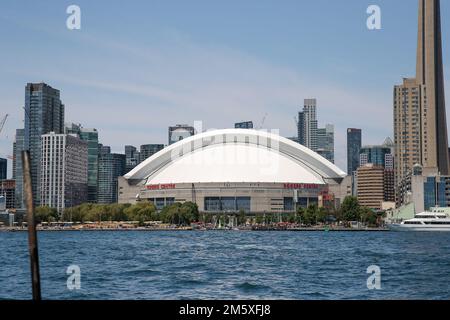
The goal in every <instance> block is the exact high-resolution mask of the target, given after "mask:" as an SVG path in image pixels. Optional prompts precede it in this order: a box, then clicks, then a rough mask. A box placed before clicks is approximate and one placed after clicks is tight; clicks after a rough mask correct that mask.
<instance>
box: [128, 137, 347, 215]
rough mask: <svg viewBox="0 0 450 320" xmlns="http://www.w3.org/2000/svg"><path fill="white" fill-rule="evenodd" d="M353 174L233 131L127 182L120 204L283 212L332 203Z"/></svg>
mask: <svg viewBox="0 0 450 320" xmlns="http://www.w3.org/2000/svg"><path fill="white" fill-rule="evenodd" d="M345 176H346V173H345V172H343V171H342V170H340V169H339V168H338V167H337V166H335V165H334V164H332V163H331V162H329V161H328V160H326V159H325V158H323V157H322V156H320V155H319V154H317V153H315V152H313V151H312V150H310V149H308V148H306V147H304V146H302V145H300V144H298V143H296V142H294V141H291V140H289V139H286V138H283V137H281V136H279V135H277V134H273V133H270V132H267V131H257V130H249V129H225V130H215V131H207V132H204V133H201V134H197V135H194V136H191V137H189V138H186V139H183V140H181V141H179V142H177V143H175V144H172V145H170V146H168V147H166V148H165V149H163V150H161V151H159V152H158V153H156V154H154V155H153V156H151V157H149V158H148V159H147V160H145V161H143V162H142V163H141V164H139V165H138V166H137V167H136V168H134V169H133V170H132V171H130V172H129V173H128V174H126V175H125V176H123V177H120V178H119V202H120V203H135V202H137V201H152V202H153V203H154V204H155V205H156V207H157V208H158V209H161V208H162V207H164V206H165V205H169V204H171V203H174V202H185V201H192V202H195V203H197V205H198V207H199V211H200V212H210V213H221V212H238V211H241V210H244V211H245V212H247V213H252V214H256V213H280V212H292V211H294V210H295V208H297V207H299V206H301V207H307V206H308V205H310V204H318V205H321V202H323V201H326V200H328V201H330V200H331V201H332V200H333V199H332V195H330V192H329V189H330V186H338V185H339V183H340V182H341V181H342V180H343V178H344V177H345Z"/></svg>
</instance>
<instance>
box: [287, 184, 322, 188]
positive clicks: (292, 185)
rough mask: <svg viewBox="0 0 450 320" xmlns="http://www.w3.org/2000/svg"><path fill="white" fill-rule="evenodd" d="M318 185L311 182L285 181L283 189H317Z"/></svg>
mask: <svg viewBox="0 0 450 320" xmlns="http://www.w3.org/2000/svg"><path fill="white" fill-rule="evenodd" d="M319 186H320V185H318V184H312V183H285V184H284V189H318V188H319Z"/></svg>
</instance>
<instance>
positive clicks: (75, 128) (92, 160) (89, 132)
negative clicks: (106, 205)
mask: <svg viewBox="0 0 450 320" xmlns="http://www.w3.org/2000/svg"><path fill="white" fill-rule="evenodd" d="M64 132H65V133H66V134H74V135H76V136H77V137H78V138H80V139H81V140H83V141H86V142H87V144H88V198H87V201H88V202H90V203H96V202H97V183H98V131H97V129H94V128H83V126H82V125H81V124H75V123H66V124H65V126H64Z"/></svg>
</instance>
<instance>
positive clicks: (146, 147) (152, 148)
mask: <svg viewBox="0 0 450 320" xmlns="http://www.w3.org/2000/svg"><path fill="white" fill-rule="evenodd" d="M162 149H164V145H163V144H143V145H141V149H140V152H139V155H140V162H142V161H145V160H146V159H147V158H150V157H151V156H152V155H154V154H155V153H157V152H158V151H161V150H162Z"/></svg>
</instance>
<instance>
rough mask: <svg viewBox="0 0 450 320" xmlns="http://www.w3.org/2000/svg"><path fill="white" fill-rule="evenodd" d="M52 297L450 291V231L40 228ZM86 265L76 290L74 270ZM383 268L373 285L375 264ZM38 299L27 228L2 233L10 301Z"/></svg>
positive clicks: (1, 281)
mask: <svg viewBox="0 0 450 320" xmlns="http://www.w3.org/2000/svg"><path fill="white" fill-rule="evenodd" d="M38 236H39V251H40V265H41V277H42V295H43V298H45V299H449V298H450V233H394V232H388V233H384V232H383V233H376V232H374V233H360V232H354V233H353V232H348V233H344V232H342V233H339V232H336V233H334V232H312V233H311V232H305V233H303V232H219V231H217V232H95V231H92V232H88V231H83V232H40V233H39V235H38ZM73 264H76V265H78V266H79V267H80V268H81V289H80V290H73V291H71V290H68V289H67V285H66V281H67V277H68V275H66V269H67V267H68V266H69V265H73ZM370 265H378V266H379V267H380V268H381V290H368V289H367V284H366V283H367V278H368V277H369V275H368V274H367V273H366V270H367V267H368V266H370ZM30 297H31V289H30V273H29V260H28V251H27V234H26V233H24V232H20V233H5V232H0V299H29V298H30Z"/></svg>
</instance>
